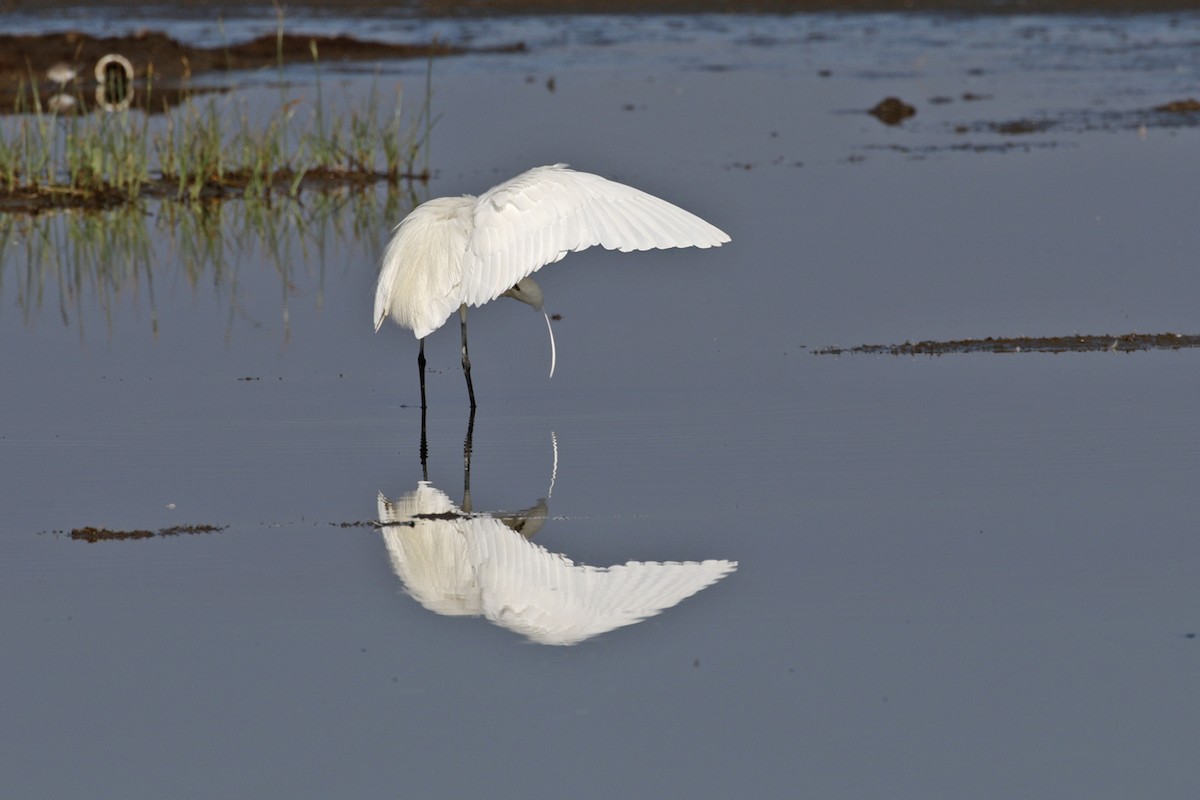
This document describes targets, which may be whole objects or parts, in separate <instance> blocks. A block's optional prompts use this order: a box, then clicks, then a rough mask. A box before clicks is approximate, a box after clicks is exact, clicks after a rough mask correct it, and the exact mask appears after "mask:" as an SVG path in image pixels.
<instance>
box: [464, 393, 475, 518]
mask: <svg viewBox="0 0 1200 800" xmlns="http://www.w3.org/2000/svg"><path fill="white" fill-rule="evenodd" d="M474 436H475V409H474V408H472V409H471V416H470V417H468V418H467V436H466V438H465V439H463V504H462V510H463V512H465V513H467V514H470V513H471V440H472V439H473V438H474Z"/></svg>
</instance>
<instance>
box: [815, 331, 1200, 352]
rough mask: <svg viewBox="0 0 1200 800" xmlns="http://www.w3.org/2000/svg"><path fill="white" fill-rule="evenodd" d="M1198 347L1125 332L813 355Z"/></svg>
mask: <svg viewBox="0 0 1200 800" xmlns="http://www.w3.org/2000/svg"><path fill="white" fill-rule="evenodd" d="M1190 347H1200V334H1183V333H1126V334H1122V335H1120V336H1112V335H1109V334H1104V335H1100V336H1094V335H1088V336H1080V335H1074V336H1017V337H996V338H993V337H990V336H989V337H988V338H986V339H955V340H951V341H943V342H937V341H923V342H904V343H903V344H862V345H858V346H857V347H826V348H822V349H820V350H814V351H813V353H814V355H822V356H824V355H834V356H836V355H842V354H845V353H866V354H874V355H879V354H882V355H892V356H916V355H927V356H942V355H949V354H951V353H1097V352H1103V351H1109V352H1115V353H1136V352H1142V351H1146V350H1182V349H1184V348H1190Z"/></svg>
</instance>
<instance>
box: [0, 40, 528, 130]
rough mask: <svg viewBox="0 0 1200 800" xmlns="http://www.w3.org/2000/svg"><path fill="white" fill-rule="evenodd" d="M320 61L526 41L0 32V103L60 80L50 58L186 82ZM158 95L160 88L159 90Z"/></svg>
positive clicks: (426, 54)
mask: <svg viewBox="0 0 1200 800" xmlns="http://www.w3.org/2000/svg"><path fill="white" fill-rule="evenodd" d="M314 47H315V48H316V51H317V53H318V54H319V58H320V60H321V61H322V62H336V61H379V60H383V59H397V58H400V59H408V58H433V57H444V56H456V55H463V54H466V53H472V52H488V53H513V52H523V51H524V50H525V45H524V43H522V42H514V43H512V44H505V45H500V46H496V47H487V48H471V47H466V46H463V45H453V44H449V43H446V42H438V41H433V42H428V43H418V44H388V43H385V42H372V41H364V40H362V39H356V38H353V37H350V36H319V35H304V34H291V33H283V34H279V35H276V34H265V35H263V36H260V37H258V38H257V39H251V40H250V41H248V42H240V43H235V44H229V45H226V46H224V47H195V46H193V45H189V44H186V43H184V42H180V41H179V40H177V39H173V38H171V37H170V36H168V35H166V34H165V33H161V32H157V31H141V32H138V33H136V34H134V35H132V36H108V37H96V36H91V35H89V34H86V33H81V32H79V31H67V32H64V33H47V34H36V35H0V109H2V110H4V111H8V110H9V109H11V108H12V103H13V98H14V97H15V92H16V91H17V90H18V87H19V86H20V85H21V84H22V83H24V82H28V81H29V80H30V78H31V77H33V78H34V79H36V80H37V81H38V82H39V84H41V85H40V86H39V88H40V89H42V90H43V91H44V92H45V93H46V100H48V99H49V95H50V94H51V93H52V92H54V91H57V90H58V86H57V85H55V84H54V83H53V82H52V81H49V80H48V79H46V78H45V75H46V73H47V71H48V70H49V69H50V68H51V67H52V66H54V65H56V64H65V65H67V66H69V67H72V68H73V69H75V70H76V71H77V73H78V76H79V77H78V78H76V80H78V81H82V82H83V83H85V84H88V83H90V84H93V85H94V83H95V80H94V79H93V77H92V68H93V66H94V65H95V64H96V63H97V62H98V61H99V60H100V58H101V57H103V56H105V55H107V54H109V53H119V54H121V55H123V56H125V57H126V58H127V59H129V62H130V63H131V64H132V66H133V70H134V78H135V80H139V81H141V80H145V78H146V77H147V74H148V72H149V71H150V70H151V69H153V74H154V79H155V80H156V81H159V80H166V81H177V80H186V79H188V78H190V77H192V76H193V75H197V74H201V73H205V72H211V71H214V70H249V69H261V68H263V67H274V66H278V65H279V64H280V63H283V64H295V63H312V61H313V58H314V53H313V48H314ZM159 96H160V98H161V90H160V95H159Z"/></svg>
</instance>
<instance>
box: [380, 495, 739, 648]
mask: <svg viewBox="0 0 1200 800" xmlns="http://www.w3.org/2000/svg"><path fill="white" fill-rule="evenodd" d="M378 502H379V519H380V521H381V522H383V527H382V533H383V541H384V545H385V547H386V548H387V551H388V556H389V558H390V559H391V562H392V569H393V570H394V571H395V572H396V575H397V576H399V578H400V580H401V582H402V583H403V584H404V588H405V590H406V591H407V592H408V593H409V594H410V595H412V596H413V597H414V598H415V599H416V600H417V602H419V603H420V604H421V605H423V606H424V607H425V608H427V609H429V610H430V611H433V612H435V613H438V614H444V615H447V616H482V617H485V618H486V619H488V620H489V621H491V622H493V623H495V624H496V625H500V626H501V627H504V628H508V629H509V630H512V631H515V632H517V633H519V634H522V635H524V636H526V637H528V638H529V639H530V640H532V641H534V642H538V643H540V644H555V645H570V644H576V643H577V642H581V641H583V640H584V639H588V638H590V637H592V636H596V635H598V634H601V633H604V632H606V631H610V630H613V629H614V628H620V627H623V626H625V625H633V624H634V623H637V622H641V621H642V620H644V619H646V618H648V617H652V616H654V615H655V614H658V613H660V612H662V611H664V610H666V609H668V608H671V607H672V606H674V605H677V604H678V603H680V602H682V601H683V600H685V599H687V598H688V597H691V596H692V595H694V594H696V593H697V592H699V591H701V590H702V589H704V588H706V587H708V586H711V585H712V584H714V583H716V582H717V581H719V580H721V579H722V578H724V577H725V576H726V575H728V574H730V573H731V572H734V571H735V570H736V569H737V562H736V561H725V560H715V559H714V560H708V561H699V562H697V561H684V562H678V561H667V562H659V561H629V562H626V563H624V564H614V565H613V566H611V567H602V568H601V567H592V566H587V565H585V564H577V563H575V562H574V561H572V560H571V559H569V558H567V557H566V556H565V555H561V554H559V553H552V552H550V551H549V550H547V549H546V548H544V547H541V546H540V545H537V544H534V543H533V542H531V541H529V539H528V538H527V537H528V536H529V535H532V534H531V532H530V531H529V530H528V528H526V529H525V530H524V532H518V530H516V529H514V524H513V523H506V522H505V521H502V520H500V519H497V518H496V517H493V516H492V515H490V514H464V513H463V512H462V511H461V510H459V508H458V507H457V506H455V505H454V503H453V501H451V500H450V498H449V497H447V496H446V494H445V493H444V492H442V491H440V490H439V489H437V488H435V487H434V486H433V485H432V484H430V483H428V482H426V481H421V482H420V483H418V484H417V488H416V490H414V491H412V492H408V493H407V494H404V495H402V496H401V497H399V498H397V499H396V500H394V501H392V500H388V499H387V498H386V497H385V496H384V495H383V494H382V493H381V494H380V495H379V500H378ZM539 510H540V511H539ZM532 511H533V513H535V514H536V513H540V514H541V515H542V518H543V519H544V518H545V515H546V506H545V503H544V502H543V503H541V504H539V506H537V507H535V509H533V510H532Z"/></svg>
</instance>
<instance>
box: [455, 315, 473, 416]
mask: <svg viewBox="0 0 1200 800" xmlns="http://www.w3.org/2000/svg"><path fill="white" fill-rule="evenodd" d="M458 318H459V320H461V321H462V365H463V375H466V376H467V394H468V395H470V397H471V410H472V411H474V410H475V387H474V386H472V385H471V357H470V356H469V355H467V306H466V304H465V303H464V304H463V305H461V306H459V307H458Z"/></svg>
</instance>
